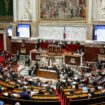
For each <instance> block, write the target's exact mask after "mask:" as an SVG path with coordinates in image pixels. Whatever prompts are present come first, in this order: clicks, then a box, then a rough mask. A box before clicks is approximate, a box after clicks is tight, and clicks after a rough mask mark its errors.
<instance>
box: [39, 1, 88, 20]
mask: <svg viewBox="0 0 105 105" xmlns="http://www.w3.org/2000/svg"><path fill="white" fill-rule="evenodd" d="M86 1H87V0H40V19H41V20H63V21H65V20H68V21H75V20H77V21H78V20H86V10H87V9H86V6H87V2H86Z"/></svg>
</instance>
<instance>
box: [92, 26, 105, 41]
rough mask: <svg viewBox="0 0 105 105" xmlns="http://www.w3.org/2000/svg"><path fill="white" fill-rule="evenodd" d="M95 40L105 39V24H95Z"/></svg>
mask: <svg viewBox="0 0 105 105" xmlns="http://www.w3.org/2000/svg"><path fill="white" fill-rule="evenodd" d="M93 40H94V41H102V42H103V41H105V25H95V26H94V34H93Z"/></svg>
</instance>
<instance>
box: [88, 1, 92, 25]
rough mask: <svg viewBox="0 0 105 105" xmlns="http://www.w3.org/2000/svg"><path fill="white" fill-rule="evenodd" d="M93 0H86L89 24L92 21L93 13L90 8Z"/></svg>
mask: <svg viewBox="0 0 105 105" xmlns="http://www.w3.org/2000/svg"><path fill="white" fill-rule="evenodd" d="M92 1H93V0H88V22H89V23H90V22H91V21H92V20H93V11H92V6H93V2H92Z"/></svg>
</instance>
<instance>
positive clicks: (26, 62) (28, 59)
mask: <svg viewBox="0 0 105 105" xmlns="http://www.w3.org/2000/svg"><path fill="white" fill-rule="evenodd" d="M30 62H31V61H30V58H29V56H26V60H25V66H26V65H28V66H30Z"/></svg>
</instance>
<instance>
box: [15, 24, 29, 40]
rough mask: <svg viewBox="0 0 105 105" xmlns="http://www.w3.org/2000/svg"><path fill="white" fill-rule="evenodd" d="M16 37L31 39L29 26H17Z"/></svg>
mask: <svg viewBox="0 0 105 105" xmlns="http://www.w3.org/2000/svg"><path fill="white" fill-rule="evenodd" d="M16 31H17V33H16V36H17V37H20V38H30V37H31V26H30V24H18V25H17V29H16Z"/></svg>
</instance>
